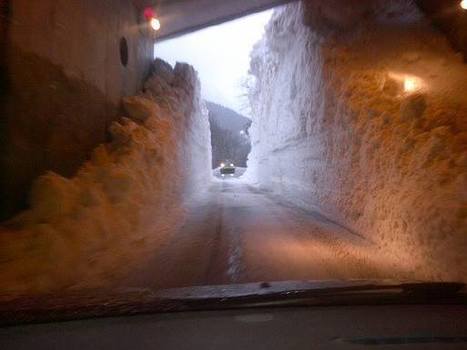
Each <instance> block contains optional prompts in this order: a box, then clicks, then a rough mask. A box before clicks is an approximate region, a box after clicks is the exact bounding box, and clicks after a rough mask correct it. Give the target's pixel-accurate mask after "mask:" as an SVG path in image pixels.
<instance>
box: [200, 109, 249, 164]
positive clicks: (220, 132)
mask: <svg viewBox="0 0 467 350" xmlns="http://www.w3.org/2000/svg"><path fill="white" fill-rule="evenodd" d="M206 105H207V108H208V110H209V123H210V127H211V145H212V168H213V169H214V168H217V167H218V166H219V164H220V163H221V162H223V161H226V160H229V161H231V162H233V163H234V164H235V165H236V166H240V167H246V161H247V159H248V154H249V153H250V151H251V142H250V136H249V135H248V128H249V127H250V125H251V120H250V119H248V118H246V117H244V116H242V115H241V114H239V113H237V112H235V111H233V110H231V109H230V108H227V107H224V106H221V105H218V104H216V103H212V102H208V101H206Z"/></svg>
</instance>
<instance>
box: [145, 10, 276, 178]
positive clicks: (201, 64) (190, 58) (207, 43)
mask: <svg viewBox="0 0 467 350" xmlns="http://www.w3.org/2000/svg"><path fill="white" fill-rule="evenodd" d="M273 11H274V9H270V10H267V11H263V12H259V13H256V14H253V15H248V16H245V17H242V18H238V19H235V20H232V21H227V22H225V23H222V24H220V25H216V26H211V27H208V28H205V29H202V30H198V31H195V32H193V33H189V34H186V35H182V36H178V37H176V38H174V39H169V40H163V41H161V42H158V41H156V44H155V46H154V56H155V57H156V58H160V59H163V60H165V61H167V62H169V63H171V64H172V65H174V64H175V63H176V62H177V61H181V62H187V63H189V64H191V65H193V67H194V68H195V70H197V72H198V75H199V78H200V81H201V94H202V98H203V100H204V102H205V106H206V110H207V113H208V118H209V124H210V133H211V149H212V166H211V168H212V170H213V175H214V176H215V177H218V178H233V177H241V176H242V175H243V174H244V173H245V171H246V168H247V162H248V155H249V154H250V151H251V147H252V145H251V140H250V135H249V128H250V126H251V116H250V114H251V111H250V108H249V101H248V88H249V86H248V84H249V80H250V79H251V76H250V75H249V72H248V71H249V66H250V57H249V56H250V52H251V51H252V49H253V46H254V44H255V43H256V42H258V41H259V40H260V39H261V37H262V35H263V33H264V27H265V25H266V24H267V23H268V21H269V19H270V17H271V15H272V12H273ZM231 167H234V169H230V168H231ZM224 168H225V169H224ZM223 172H225V174H224V173H223Z"/></svg>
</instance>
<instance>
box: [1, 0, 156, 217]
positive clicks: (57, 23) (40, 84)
mask: <svg viewBox="0 0 467 350" xmlns="http://www.w3.org/2000/svg"><path fill="white" fill-rule="evenodd" d="M9 9H10V11H9V17H8V31H7V44H6V49H7V50H6V53H5V56H4V61H5V64H6V68H7V78H8V85H7V96H6V100H5V101H3V102H4V103H2V106H1V108H2V110H1V124H0V125H1V129H0V137H1V145H2V146H1V147H2V149H1V153H0V154H1V159H0V160H1V161H0V174H1V175H0V176H1V177H0V198H1V212H2V214H1V217H2V218H5V217H8V216H10V215H11V214H12V213H14V212H15V211H16V210H17V209H18V208H21V207H24V206H25V205H26V204H27V193H28V191H29V188H30V185H31V182H32V181H33V179H34V178H36V177H37V176H38V175H40V174H42V173H44V171H46V170H53V171H56V172H58V173H59V174H61V175H65V176H70V175H72V174H73V173H74V172H75V171H76V169H77V168H78V167H79V165H80V164H81V163H82V162H83V161H84V160H85V159H87V157H88V156H89V152H90V151H91V150H92V149H93V148H94V147H95V146H96V145H97V144H99V143H102V142H104V141H105V140H106V138H107V134H106V133H107V131H106V130H107V128H108V126H109V124H110V122H111V121H112V120H114V119H116V117H117V116H118V110H119V104H120V98H121V97H122V96H127V95H131V94H134V93H135V92H136V91H137V90H138V89H139V88H140V87H141V84H142V82H143V80H144V77H145V76H146V74H147V70H148V67H149V65H150V63H151V62H152V41H151V39H150V38H149V37H148V36H146V35H144V33H143V32H142V31H141V30H140V29H139V26H138V19H139V13H138V10H137V9H136V8H135V7H134V6H133V3H132V2H131V1H130V0H103V1H77V0H73V1H70V0H41V1H29V0H9ZM122 37H125V38H126V40H127V44H128V64H127V66H126V67H125V66H124V65H122V63H121V59H120V41H121V38H122Z"/></svg>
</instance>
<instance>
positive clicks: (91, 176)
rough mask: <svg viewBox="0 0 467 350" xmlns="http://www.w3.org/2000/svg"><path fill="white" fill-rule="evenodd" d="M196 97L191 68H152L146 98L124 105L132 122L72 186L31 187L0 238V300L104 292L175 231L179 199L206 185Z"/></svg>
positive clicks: (205, 150) (116, 131) (60, 182)
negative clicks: (77, 290)
mask: <svg viewBox="0 0 467 350" xmlns="http://www.w3.org/2000/svg"><path fill="white" fill-rule="evenodd" d="M161 66H163V67H164V70H163V71H162V73H161V74H159V73H160V72H161V69H160V67H161ZM199 94H200V89H199V82H198V80H197V76H196V72H195V71H194V70H193V68H192V67H191V66H188V65H186V64H177V65H176V66H175V68H174V69H172V68H171V67H170V66H169V65H168V64H165V63H163V62H162V61H160V60H157V61H156V62H155V63H154V69H153V74H152V75H151V77H150V78H149V79H148V81H147V82H146V84H145V91H144V92H142V93H141V94H140V95H138V96H133V97H128V98H125V99H124V100H123V105H124V108H125V110H126V111H127V113H128V117H123V118H121V119H120V120H119V121H117V122H114V123H112V125H111V127H110V130H109V132H110V135H111V140H112V141H111V142H110V143H108V144H102V145H100V146H98V147H97V148H96V149H95V150H94V152H93V153H92V156H91V158H90V160H89V161H88V162H86V163H85V164H83V166H82V167H81V168H80V169H79V171H78V172H77V174H76V175H75V176H74V177H73V178H70V179H67V178H64V177H62V176H60V175H58V174H55V173H53V172H49V173H47V174H45V175H43V176H41V177H40V178H38V179H37V181H36V182H35V183H34V186H33V189H32V193H31V208H30V210H28V211H26V212H23V213H21V214H20V215H18V216H17V217H16V218H14V219H13V220H12V221H11V222H9V223H8V225H7V226H8V227H10V228H11V227H14V228H15V229H14V230H11V229H4V230H2V231H3V232H1V234H0V256H1V260H0V276H2V277H1V279H0V290H1V291H2V293H18V292H27V291H29V292H37V291H50V290H54V289H59V288H65V287H71V286H75V287H79V286H81V287H95V286H100V285H105V284H106V282H107V280H108V279H112V278H114V277H115V275H117V274H124V273H126V272H128V270H129V268H130V267H131V266H133V265H134V264H137V263H138V261H139V259H140V257H142V256H144V255H145V254H144V252H147V251H150V250H151V249H152V250H153V249H154V248H156V247H157V245H158V244H160V242H161V241H162V240H163V239H164V238H166V236H167V235H169V234H170V232H172V231H173V230H174V229H175V228H176V227H177V224H178V223H180V222H181V221H182V219H183V210H182V209H181V202H182V198H183V196H184V194H185V193H189V192H190V189H191V188H192V187H194V186H197V187H198V188H199V187H202V184H201V180H205V179H206V178H209V177H210V163H211V161H210V141H209V140H210V135H209V126H208V118H207V113H206V111H205V110H204V108H203V106H202V103H201V99H200V97H199ZM182 168H184V169H186V168H189V169H191V168H192V169H196V173H197V176H191V175H185V174H190V173H191V172H186V171H181V170H182ZM193 171H194V170H193ZM188 176H190V177H188Z"/></svg>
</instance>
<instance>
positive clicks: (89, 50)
mask: <svg viewBox="0 0 467 350" xmlns="http://www.w3.org/2000/svg"><path fill="white" fill-rule="evenodd" d="M466 19H467V2H466V1H460V0H452V1H429V0H416V1H407V0H393V1H383V0H375V1H369V0H362V1H348V0H335V1H322V0H316V1H310V0H303V1H290V0H284V1H277V0H274V1H273V0H259V1H252V2H249V1H239V2H236V1H211V0H209V1H202V2H200V1H196V0H182V1H168V0H161V1H150V0H121V1H113V0H112V1H84V0H83V1H56V0H48V1H33V2H32V3H31V2H30V1H22V0H7V1H1V2H0V21H1V22H0V46H1V50H0V54H1V60H0V65H1V67H0V68H1V69H0V118H1V120H0V138H1V142H0V143H1V147H0V314H1V310H5V309H4V308H3V309H2V305H7V304H8V309H9V310H12V307H13V308H14V307H15V305H16V307H17V308H18V309H22V310H24V307H25V305H26V304H27V305H29V306H28V308H31V310H33V307H32V306H31V305H33V306H34V305H35V306H41V307H42V308H45V309H46V310H49V309H53V308H54V307H58V306H59V305H62V306H66V307H67V308H68V310H71V309H72V306H70V305H75V304H74V302H73V300H75V299H74V298H77V297H83V296H84V297H85V300H98V303H97V304H99V305H105V304H106V302H107V301H108V300H112V298H114V297H115V295H122V293H123V294H125V295H127V296H132V295H139V296H141V295H143V296H144V298H149V299H150V300H156V299H157V300H161V298H162V299H164V300H165V299H167V298H169V297H170V295H171V294H170V293H173V294H172V295H173V296H174V298H175V296H181V295H186V293H188V294H189V295H191V294H190V293H194V294H196V295H199V293H200V292H199V291H200V289H197V288H212V289H209V293H208V292H206V293H205V294H203V293H204V292H203V293H201V295H205V296H207V295H209V296H210V297H214V296H215V295H217V296H219V295H224V294H222V293H224V292H225V291H226V290H231V291H232V293H233V295H234V296H235V295H237V296H238V295H239V294H238V293H240V294H241V295H243V294H242V293H244V292H243V291H242V292H239V290H243V289H242V288H247V289H248V290H250V289H249V288H253V290H254V292H253V294H255V295H256V297H258V298H260V299H261V297H262V296H263V294H264V293H263V291H264V290H267V289H268V288H272V289H270V290H271V291H272V290H274V291H276V292H277V293H278V294H274V295H275V296H278V295H279V294H280V293H282V292H284V291H285V290H287V289H290V290H295V289H297V288H299V289H301V290H303V289H309V288H311V289H316V286H317V285H318V286H321V287H323V289H326V288H331V287H332V288H336V285H335V284H333V283H335V282H330V283H331V284H320V283H324V282H326V283H327V282H329V281H339V283H342V284H339V285H338V286H339V288H340V287H345V286H349V287H350V286H355V284H354V283H355V281H356V280H358V281H371V282H364V283H363V284H364V285H365V286H372V287H371V288H375V286H381V285H386V283H387V281H391V282H390V284H391V285H394V284H395V285H399V283H402V282H403V283H414V282H424V283H426V282H453V283H463V282H465V281H466V280H467V259H466V255H465V254H466V251H467V241H466V232H467V207H466V203H467V193H466V189H467V170H466V169H467V137H466V135H467V123H466V122H467V94H466V87H467V65H466V62H467V42H466V36H465V33H466V32H467V26H466V23H467V21H466ZM297 281H300V283H299V282H297ZM297 283H299V284H297ZM301 283H303V284H301ZM309 283H312V284H309ZM313 283H315V284H313ZM316 283H318V284H316ZM359 283H360V282H359ZM218 286H222V287H218ZM252 286H253V287H252ZM358 286H360V284H358ZM436 286H439V285H438V284H436ZM444 286H445V285H444V284H443V288H444ZM448 286H460V285H458V284H454V285H450V284H448ZM321 287H320V288H321ZM180 288H182V289H180ZM186 288H193V289H192V291H191V292H190V291H187V289H186ZM229 288H232V289H229ZM236 288H240V289H236ZM359 288H360V289H361V287H359ZM365 288H366V287H365ZM378 288H379V287H378ZM384 288H386V287H384ZM397 288H399V287H397ZM404 288H406V287H404ZM404 288H402V287H401V290H406V289H404ZM430 288H431V287H430ZM459 288H460V287H459ZM279 289H280V293H279ZM360 289H359V290H360ZM201 290H202V291H205V290H204V289H201ZM258 290H259V291H260V292H258ZM443 290H444V289H443ZM449 290H450V289H449ZM134 293H136V294H134ZM180 293H181V294H180ZM184 293H185V294H184ZM247 294H248V293H247ZM280 295H282V294H280ZM46 296H47V297H46ZM52 296H53V297H52ZM161 296H163V297H161ZM224 296H225V295H224ZM282 296H283V295H282ZM49 297H50V298H49ZM153 298H155V299H153ZM269 298H271V295H270V296H269ZM313 298H318V297H317V296H316V295H315V294H314V296H313ZM169 299H170V298H169ZM46 300H48V301H46ZM80 300H83V299H80ZM106 300H107V301H106ZM118 300H119V299H118ZM130 300H133V299H131V297H130ZM144 300H147V299H144ZM25 303H26V304H25ZM71 311H73V310H71ZM31 312H32V311H31ZM4 317H5V316H4Z"/></svg>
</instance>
